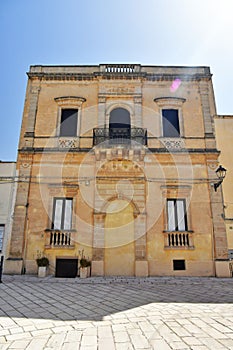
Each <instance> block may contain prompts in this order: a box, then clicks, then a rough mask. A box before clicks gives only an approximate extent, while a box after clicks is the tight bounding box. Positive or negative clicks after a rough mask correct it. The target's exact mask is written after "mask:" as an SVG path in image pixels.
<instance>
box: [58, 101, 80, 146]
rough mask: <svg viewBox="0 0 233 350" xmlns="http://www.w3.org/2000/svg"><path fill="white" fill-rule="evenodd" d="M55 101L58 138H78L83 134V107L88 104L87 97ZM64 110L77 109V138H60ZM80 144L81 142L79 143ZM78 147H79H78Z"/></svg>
mask: <svg viewBox="0 0 233 350" xmlns="http://www.w3.org/2000/svg"><path fill="white" fill-rule="evenodd" d="M54 101H55V102H56V103H57V106H58V109H57V128H56V136H57V137H59V138H61V139H63V138H65V139H72V138H78V137H80V134H81V119H82V109H83V108H82V105H83V103H84V102H86V99H85V97H80V96H62V97H55V98H54ZM62 109H77V110H78V114H77V131H76V136H60V125H61V115H62ZM78 143H79V141H78ZM77 146H78V145H77Z"/></svg>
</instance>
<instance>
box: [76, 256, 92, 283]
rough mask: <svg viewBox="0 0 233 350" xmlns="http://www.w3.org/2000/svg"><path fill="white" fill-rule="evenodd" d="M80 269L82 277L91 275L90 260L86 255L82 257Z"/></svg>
mask: <svg viewBox="0 0 233 350" xmlns="http://www.w3.org/2000/svg"><path fill="white" fill-rule="evenodd" d="M79 271H80V278H87V277H90V272H91V262H90V260H88V259H86V258H85V257H83V258H81V259H80V268H79Z"/></svg>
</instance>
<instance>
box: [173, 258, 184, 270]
mask: <svg viewBox="0 0 233 350" xmlns="http://www.w3.org/2000/svg"><path fill="white" fill-rule="evenodd" d="M173 270H174V271H178V270H185V260H173Z"/></svg>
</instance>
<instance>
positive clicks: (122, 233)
mask: <svg viewBox="0 0 233 350" xmlns="http://www.w3.org/2000/svg"><path fill="white" fill-rule="evenodd" d="M133 214H134V213H133V207H132V205H130V204H129V203H128V202H127V201H126V200H122V199H116V200H114V201H112V202H111V203H110V204H109V206H108V208H107V213H106V217H105V254H104V267H105V275H106V276H134V260H135V252H134V249H135V248H134V215H133Z"/></svg>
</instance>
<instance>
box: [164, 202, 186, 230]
mask: <svg viewBox="0 0 233 350" xmlns="http://www.w3.org/2000/svg"><path fill="white" fill-rule="evenodd" d="M169 202H173V203H174V224H175V225H174V226H175V229H174V230H171V229H170V227H169V221H170V220H169V215H170V214H169V208H168V203H169ZM177 202H183V213H182V214H183V215H182V216H183V218H182V221H184V226H185V229H184V230H179V222H180V219H179V213H178V206H177V205H176V203H177ZM166 212H167V215H166V223H167V231H168V232H187V231H188V215H187V205H186V199H185V198H167V199H166Z"/></svg>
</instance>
